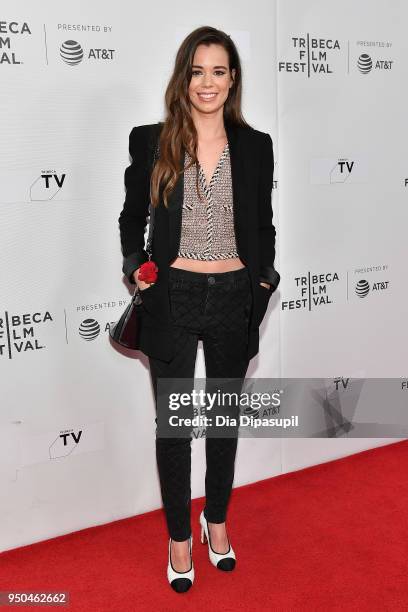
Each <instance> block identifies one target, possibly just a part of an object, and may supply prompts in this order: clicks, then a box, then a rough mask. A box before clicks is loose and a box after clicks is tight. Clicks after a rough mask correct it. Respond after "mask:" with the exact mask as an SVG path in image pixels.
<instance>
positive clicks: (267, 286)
mask: <svg viewBox="0 0 408 612" xmlns="http://www.w3.org/2000/svg"><path fill="white" fill-rule="evenodd" d="M259 284H260V285H262V287H266V289H270V288H271V285H270V284H269V283H263V282H262V283H259Z"/></svg>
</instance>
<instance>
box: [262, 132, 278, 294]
mask: <svg viewBox="0 0 408 612" xmlns="http://www.w3.org/2000/svg"><path fill="white" fill-rule="evenodd" d="M273 170H274V158H273V145H272V138H271V137H270V135H269V134H267V133H265V140H264V145H263V153H262V161H261V178H260V187H259V211H258V214H259V233H260V238H259V239H260V280H261V281H263V282H265V283H270V284H271V285H272V287H271V289H272V291H274V290H275V289H276V288H277V287H278V285H279V282H280V274H279V272H277V270H275V267H274V261H275V236H276V231H275V226H274V225H273V223H272V217H273V212H272V204H271V198H272V185H273Z"/></svg>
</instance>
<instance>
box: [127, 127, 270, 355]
mask: <svg viewBox="0 0 408 612" xmlns="http://www.w3.org/2000/svg"><path fill="white" fill-rule="evenodd" d="M162 125H163V124H161V123H158V124H148V125H140V126H137V127H134V128H133V129H132V131H131V133H130V136H129V152H130V155H131V157H132V163H131V165H130V166H129V167H128V168H126V170H125V186H126V199H125V202H124V205H123V209H122V211H121V213H120V216H119V219H118V222H119V229H120V238H121V248H122V254H123V267H122V271H123V273H124V274H125V276H126V277H127V278H128V280H129V281H130V283H132V284H134V279H133V276H132V275H133V272H134V271H135V270H136V269H137V268H138V267H139V266H140V265H141V264H142V263H144V262H145V261H147V260H148V255H147V253H146V251H145V236H144V234H145V228H146V225H147V217H148V207H149V195H150V175H151V168H152V162H153V151H154V146H155V142H156V140H157V135H158V131H159V130H160V129H161V127H162ZM225 130H226V133H227V138H228V143H229V153H230V162H231V175H232V191H233V214H234V225H235V237H236V243H237V250H238V254H239V257H240V258H241V260H242V262H243V263H244V264H245V265H246V266H247V268H248V271H249V274H250V278H251V290H252V298H253V299H252V309H251V313H250V320H249V342H248V358H249V359H251V358H252V357H254V356H255V355H256V354H257V353H258V351H259V325H260V324H261V322H262V320H263V318H264V316H265V313H266V310H267V307H268V302H269V298H270V296H271V294H272V293H273V291H274V290H275V289H276V288H277V286H278V284H279V281H280V275H279V273H278V272H277V271H276V270H275V268H274V260H275V234H276V232H275V227H274V225H273V223H272V217H273V213H272V205H271V193H272V183H273V170H274V158H273V146H272V139H271V137H270V135H269V134H267V133H265V132H260V131H259V130H255V129H253V128H244V127H240V126H236V125H233V124H232V123H230V122H228V121H226V122H225ZM183 179H184V176H183V174H181V175H180V176H179V178H178V180H177V183H176V186H175V188H174V190H173V192H172V193H171V194H170V196H169V200H168V205H169V208H168V209H167V208H166V207H165V206H164V204H163V202H162V201H161V202H160V204H159V206H158V207H157V208H156V209H155V211H154V228H153V237H152V259H153V261H155V262H156V263H157V266H158V269H159V271H158V277H157V280H156V282H155V283H154V284H153V285H152V286H151V287H148V288H147V289H144V290H142V291H141V296H142V300H143V305H142V309H141V311H142V320H143V324H142V326H141V336H140V350H142V351H143V352H144V353H145V354H146V355H149V356H152V357H156V358H158V359H163V360H165V361H170V360H171V359H172V357H173V355H174V344H173V340H172V322H171V317H170V302H169V295H168V269H169V264H170V263H171V262H172V261H173V260H174V259H175V258H176V257H177V254H178V247H179V243H180V235H181V220H182V201H183V186H184V182H183ZM260 281H265V282H268V283H271V285H272V287H271V289H267V288H266V287H263V286H262V285H260Z"/></svg>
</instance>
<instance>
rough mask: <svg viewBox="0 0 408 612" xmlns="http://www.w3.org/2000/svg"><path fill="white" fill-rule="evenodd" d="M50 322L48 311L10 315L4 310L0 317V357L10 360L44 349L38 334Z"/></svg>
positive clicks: (51, 319)
mask: <svg viewBox="0 0 408 612" xmlns="http://www.w3.org/2000/svg"><path fill="white" fill-rule="evenodd" d="M50 321H53V318H52V316H51V314H50V313H49V312H48V311H46V312H44V313H42V312H31V313H24V314H20V313H18V314H12V313H10V312H9V311H8V310H6V311H5V312H4V316H3V317H0V357H5V356H7V357H8V358H9V359H12V358H13V356H14V355H18V354H21V353H27V352H35V351H38V350H40V349H44V348H45V345H44V344H42V343H41V340H40V339H39V338H38V332H40V333H41V328H42V326H43V325H49V322H50Z"/></svg>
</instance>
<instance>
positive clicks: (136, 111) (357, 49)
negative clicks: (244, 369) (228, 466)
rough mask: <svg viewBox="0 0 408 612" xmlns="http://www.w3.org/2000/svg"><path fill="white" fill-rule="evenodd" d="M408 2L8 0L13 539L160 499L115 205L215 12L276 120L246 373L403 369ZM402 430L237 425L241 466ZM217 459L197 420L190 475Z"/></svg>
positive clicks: (4, 444) (30, 538) (6, 277)
mask: <svg viewBox="0 0 408 612" xmlns="http://www.w3.org/2000/svg"><path fill="white" fill-rule="evenodd" d="M142 9H143V10H142ZM158 9H159V10H158ZM407 18H408V6H407V5H406V4H405V3H403V2H402V1H398V0H394V1H393V2H392V3H391V4H390V3H389V2H386V1H385V0H381V1H380V0H376V1H375V2H374V3H373V2H372V1H370V2H369V1H368V0H364V1H363V0H360V1H359V2H353V1H352V0H345V1H343V2H342V3H340V4H339V3H337V2H334V0H330V1H327V0H309V1H308V2H303V1H302V0H275V1H271V0H257V1H256V2H254V3H250V4H248V3H247V2H243V1H241V0H234V1H232V0H228V1H224V2H222V3H219V2H215V0H210V1H208V2H206V3H203V4H202V5H201V6H200V5H199V4H198V5H193V4H192V3H191V2H187V1H186V0H180V1H178V2H177V3H176V5H174V4H168V3H165V2H159V5H157V3H156V4H155V5H154V6H153V5H152V7H151V9H150V10H149V9H148V8H146V6H145V5H143V7H141V6H140V5H138V4H137V3H136V4H135V3H133V2H130V1H128V0H120V1H119V3H116V4H114V5H113V4H112V3H109V2H104V1H99V2H96V0H85V1H82V2H79V1H78V0H73V1H72V2H70V3H69V5H67V6H62V5H58V4H55V3H52V2H51V1H50V0H43V1H42V2H28V1H24V2H23V1H21V0H20V1H17V2H13V3H12V2H9V3H7V2H6V3H5V5H4V6H3V10H2V15H1V16H0V75H1V88H0V100H1V113H0V129H1V147H0V171H1V183H0V220H1V222H0V241H1V258H0V279H1V305H0V363H1V386H2V401H1V412H0V423H1V428H0V458H1V461H0V482H1V524H2V528H1V535H0V537H1V540H0V549H1V550H6V549H10V548H13V547H16V546H19V545H22V544H27V543H30V542H34V541H39V540H42V539H45V538H48V537H52V536H55V535H59V534H62V533H67V532H70V531H74V530H76V529H80V528H84V527H87V526H91V525H96V524H102V523H106V522H109V521H111V520H115V519H118V518H122V517H126V516H131V515H134V514H139V513H141V512H145V511H148V510H151V509H154V508H157V507H159V506H160V505H161V498H160V490H159V482H158V476H157V468H156V463H155V451H154V430H155V423H154V416H155V414H154V404H153V394H152V388H151V382H150V376H149V370H148V361H147V359H146V357H145V356H143V355H141V354H140V353H138V354H136V356H135V355H134V354H132V355H131V354H127V353H126V352H119V351H116V350H114V349H113V348H112V345H111V344H110V342H109V340H108V329H109V324H110V323H112V322H114V321H116V320H117V318H118V316H119V314H120V313H121V312H122V311H123V309H124V307H125V305H126V303H127V302H128V300H129V298H130V296H131V289H129V287H128V285H127V284H126V282H125V279H124V278H123V276H122V273H121V263H122V257H121V253H120V242H119V232H118V225H117V219H118V215H119V212H120V210H121V208H122V204H123V200H124V185H123V174H124V170H125V167H126V166H127V165H129V157H128V151H127V145H128V135H129V132H130V130H131V128H132V127H133V126H134V125H138V124H142V123H151V122H155V121H158V120H161V119H162V117H163V94H164V88H165V86H166V83H167V80H168V78H169V76H170V74H171V71H172V67H173V62H174V57H175V53H176V50H177V48H178V46H179V44H180V43H181V41H182V40H183V38H184V37H185V35H187V34H188V33H189V32H190V31H191V30H193V29H194V28H196V27H198V26H201V25H212V26H215V27H219V28H220V29H223V30H225V31H226V32H227V33H228V34H230V35H231V37H232V38H233V39H234V41H235V42H236V44H237V46H238V48H239V51H240V54H241V58H242V63H243V73H244V97H243V106H244V115H245V117H246V118H247V120H248V121H249V123H250V124H251V125H253V126H254V127H256V128H258V129H260V130H263V131H267V132H269V133H270V134H271V136H272V139H273V142H274V151H275V185H274V192H273V206H274V220H275V224H276V227H277V231H278V241H277V247H278V256H277V263H276V267H277V269H278V270H279V271H280V273H281V276H282V281H281V285H280V288H279V291H278V292H276V293H275V294H274V296H273V297H272V299H271V302H270V306H269V310H268V314H267V317H266V318H265V321H264V322H263V324H262V326H261V343H260V353H259V355H258V356H257V357H256V358H254V359H253V360H252V362H251V364H250V368H249V371H248V376H250V377H257V378H268V377H275V376H283V377H289V376H293V377H294V376H297V377H304V378H306V377H309V376H310V377H314V376H319V377H327V378H330V379H339V380H340V381H341V384H345V381H347V378H348V377H353V376H354V377H387V376H388V377H403V376H405V375H406V372H404V365H405V363H406V352H407V349H406V347H407V332H406V328H405V325H404V324H403V320H404V319H403V315H404V314H405V309H406V294H407V292H406V284H405V282H404V267H405V259H406V257H405V256H406V240H405V233H406V227H407V221H408V213H407V207H406V185H407V161H408V160H407V152H406V142H407V133H406V132H407V122H406V108H405V106H406V105H405V99H406V93H407V91H406V78H405V77H406V74H407V65H408V53H407V51H408V49H407V45H408V42H407V37H406V33H405V28H404V25H405V23H406V21H407ZM73 50H76V51H77V52H78V53H77V57H78V61H77V62H75V63H74V64H73V63H71V62H68V61H67V57H68V55H70V54H71V52H72V51H73ZM196 375H197V376H200V377H201V376H204V375H205V369H204V360H203V354H202V347H201V346H200V348H199V353H198V359H197V366H196ZM393 441H394V440H392V439H388V438H382V439H374V438H366V439H364V438H360V439H350V438H348V439H347V437H345V438H343V439H336V440H333V439H316V438H314V439H297V440H296V439H290V440H289V439H287V440H285V439H282V440H279V439H255V440H254V439H240V443H239V449H238V456H237V465H236V478H235V485H240V484H244V483H248V482H253V481H256V480H259V479H262V478H267V477H269V476H273V475H276V474H279V473H282V472H287V471H290V470H293V469H298V468H300V467H304V466H307V465H313V464H316V463H320V462H322V461H327V460H329V459H332V458H335V457H340V456H343V455H347V454H350V453H353V452H356V451H358V450H361V449H364V448H369V447H372V446H376V445H380V444H386V443H389V442H393ZM204 469H205V457H204V444H203V440H201V441H197V442H195V443H194V444H193V475H192V495H193V497H196V496H199V495H203V494H204Z"/></svg>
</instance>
